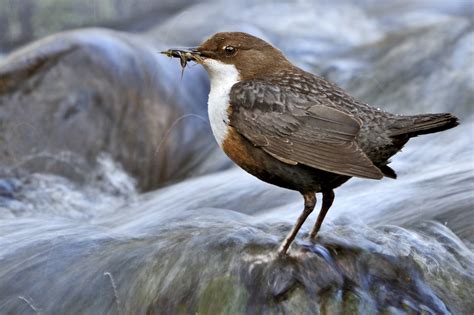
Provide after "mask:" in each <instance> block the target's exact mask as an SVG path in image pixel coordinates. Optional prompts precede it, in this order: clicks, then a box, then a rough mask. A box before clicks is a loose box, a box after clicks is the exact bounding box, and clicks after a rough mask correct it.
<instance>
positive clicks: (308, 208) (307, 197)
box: [278, 192, 316, 256]
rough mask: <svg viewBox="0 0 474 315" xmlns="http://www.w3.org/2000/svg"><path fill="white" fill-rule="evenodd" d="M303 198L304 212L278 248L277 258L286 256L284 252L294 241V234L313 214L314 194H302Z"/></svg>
mask: <svg viewBox="0 0 474 315" xmlns="http://www.w3.org/2000/svg"><path fill="white" fill-rule="evenodd" d="M303 198H304V210H303V212H302V213H301V214H300V216H299V217H298V220H297V221H296V224H295V226H293V228H292V229H291V232H290V233H289V234H288V235H287V236H286V237H285V239H284V240H283V243H282V244H281V245H280V248H279V249H278V255H279V256H284V255H286V252H287V251H288V248H289V247H290V245H291V243H292V242H293V240H294V239H295V237H296V234H298V231H299V230H300V228H301V226H302V225H303V223H304V221H305V220H306V218H307V217H308V216H309V215H310V213H311V212H313V209H314V206H316V194H315V193H314V192H311V193H304V194H303Z"/></svg>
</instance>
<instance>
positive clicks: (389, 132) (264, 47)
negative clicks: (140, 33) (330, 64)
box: [163, 33, 458, 255]
mask: <svg viewBox="0 0 474 315" xmlns="http://www.w3.org/2000/svg"><path fill="white" fill-rule="evenodd" d="M163 53H165V54H167V55H169V56H172V57H179V58H181V64H182V66H183V67H184V66H186V62H187V61H190V60H193V61H196V62H198V63H200V64H202V65H203V66H204V68H205V69H206V70H207V72H208V74H209V77H210V81H211V90H210V93H209V101H208V106H209V109H208V110H209V120H210V123H211V128H212V132H213V134H214V136H215V138H216V140H217V142H218V143H219V145H220V147H221V148H222V149H223V150H224V152H225V153H226V154H227V155H228V156H229V157H230V158H231V159H232V160H233V161H234V162H235V163H236V164H237V165H239V166H240V167H241V168H243V169H244V170H245V171H247V172H248V173H250V174H252V175H254V176H256V177H258V178H259V179H261V180H263V181H265V182H267V183H270V184H274V185H277V186H280V187H284V188H288V189H292V190H296V191H299V192H300V193H301V194H302V195H303V198H304V210H303V212H302V213H301V215H300V216H299V218H298V220H297V221H296V224H295V226H294V227H293V229H292V230H291V232H290V233H289V234H288V236H287V237H286V238H285V239H284V241H283V243H282V244H281V246H280V248H279V250H278V252H279V254H280V255H285V254H286V252H287V251H288V248H289V247H290V245H291V242H292V241H293V239H294V238H295V236H296V234H297V233H298V230H299V229H300V228H301V226H302V225H303V223H304V221H305V220H306V218H307V217H308V215H309V214H310V213H311V212H312V211H313V209H314V207H315V205H316V193H318V192H321V193H322V196H323V201H322V207H321V211H320V213H319V216H318V219H317V221H316V224H315V225H314V228H313V229H312V231H311V233H310V237H311V238H315V236H316V234H317V233H318V231H319V228H320V227H321V224H322V222H323V220H324V217H325V215H326V213H327V212H328V210H329V208H330V207H331V204H332V202H333V200H334V189H335V188H336V187H338V186H340V185H341V184H343V183H345V182H346V181H347V180H349V179H350V178H351V177H353V176H355V177H361V178H368V179H381V178H383V177H384V176H386V177H391V178H395V177H396V174H395V172H394V171H393V170H392V169H391V168H390V167H389V166H387V164H388V163H389V161H388V159H389V158H390V157H391V156H393V155H394V154H395V153H397V152H398V151H400V149H401V148H402V147H403V145H404V144H405V143H406V142H407V141H408V140H409V139H410V138H412V137H416V136H418V135H422V134H428V133H433V132H438V131H443V130H446V129H449V128H452V127H454V126H456V125H457V124H458V122H457V118H456V117H454V116H453V115H451V114H447V113H446V114H424V115H415V116H399V115H394V114H390V113H387V112H384V111H381V110H378V109H376V108H373V107H371V106H369V105H367V104H365V103H363V102H360V101H358V100H357V99H355V98H353V97H352V96H350V95H349V94H348V93H346V92H345V91H344V90H342V89H341V88H339V87H338V86H336V85H335V84H333V83H331V82H328V81H326V80H325V79H323V78H321V77H318V76H315V75H313V74H311V73H308V72H306V71H303V70H301V69H299V68H298V67H296V66H294V65H293V64H291V62H290V61H288V59H286V58H285V56H284V55H283V54H282V53H281V51H279V50H278V49H276V48H274V47H273V46H271V45H270V44H268V43H267V42H265V41H263V40H261V39H259V38H257V37H254V36H251V35H249V34H246V33H217V34H215V35H213V36H212V37H211V38H209V39H208V40H206V41H205V42H204V43H202V44H201V46H199V47H197V48H194V49H190V50H168V51H166V52H163Z"/></svg>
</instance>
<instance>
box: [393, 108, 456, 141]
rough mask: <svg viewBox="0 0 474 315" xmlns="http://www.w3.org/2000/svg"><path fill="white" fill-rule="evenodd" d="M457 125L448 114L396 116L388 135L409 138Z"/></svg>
mask: <svg viewBox="0 0 474 315" xmlns="http://www.w3.org/2000/svg"><path fill="white" fill-rule="evenodd" d="M457 125H459V121H458V118H457V117H456V116H454V115H452V114H449V113H442V114H423V115H415V116H397V117H396V119H395V121H394V123H393V125H392V126H390V135H391V136H392V137H398V136H403V137H408V138H411V137H416V136H419V135H424V134H428V133H433V132H438V131H443V130H446V129H450V128H453V127H456V126H457Z"/></svg>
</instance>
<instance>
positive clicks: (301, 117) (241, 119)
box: [230, 80, 383, 179]
mask: <svg viewBox="0 0 474 315" xmlns="http://www.w3.org/2000/svg"><path fill="white" fill-rule="evenodd" d="M314 103H317V102H314V101H313V102H311V100H310V99H309V98H305V97H301V95H297V94H296V93H294V92H293V91H291V90H289V89H285V88H284V87H280V86H278V85H275V84H272V83H268V82H265V81H259V80H250V81H242V82H239V83H237V84H235V85H234V86H233V87H232V90H231V92H230V105H231V109H232V111H231V113H230V125H231V126H232V127H234V128H235V129H236V130H237V132H239V133H240V134H241V135H242V136H244V137H245V138H246V139H248V140H249V141H250V142H251V143H252V144H253V145H254V146H257V147H260V148H262V149H263V150H264V151H265V152H267V153H268V154H270V155H272V156H273V157H275V158H277V159H279V160H280V161H282V162H285V163H288V164H298V163H300V164H303V165H307V166H310V167H313V168H317V169H321V170H324V171H328V172H332V173H336V174H341V175H347V176H356V177H363V178H373V179H380V178H382V177H383V174H382V172H381V171H380V169H379V168H378V167H376V166H375V165H374V164H373V163H372V161H371V160H370V159H369V158H368V157H367V155H366V154H365V153H364V152H363V151H362V149H361V148H360V147H359V145H358V144H357V142H356V141H355V139H356V136H357V135H358V133H359V131H360V122H359V121H358V120H356V119H354V118H353V117H351V116H350V115H348V114H346V113H344V112H342V111H340V110H337V109H335V108H332V107H328V106H324V104H318V105H314Z"/></svg>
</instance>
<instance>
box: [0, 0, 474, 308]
mask: <svg viewBox="0 0 474 315" xmlns="http://www.w3.org/2000/svg"><path fill="white" fill-rule="evenodd" d="M224 9H225V10H224ZM244 9H245V10H244ZM468 9H469V10H471V8H470V6H469V5H468V4H466V2H463V1H459V2H450V4H447V3H446V2H441V1H439V2H427V1H417V2H410V1H403V2H383V3H380V2H379V1H364V2H361V3H359V4H358V5H357V6H356V5H354V4H353V3H351V2H349V1H337V2H336V3H332V2H331V3H330V2H326V1H321V2H314V3H309V2H305V1H297V2H295V3H293V2H291V3H290V2H289V1H280V2H278V3H276V4H275V3H272V2H270V1H260V2H258V3H254V2H250V1H247V2H246V3H239V4H237V3H234V2H232V3H230V2H225V1H221V2H214V3H210V4H207V3H203V4H198V5H195V6H191V7H189V8H188V9H187V10H186V11H183V12H182V13H181V14H178V15H176V16H175V17H174V18H171V19H169V20H168V21H167V22H165V23H163V24H160V25H157V26H156V28H155V29H153V30H151V31H149V32H148V33H147V34H145V35H143V39H145V41H146V40H148V41H150V42H159V43H160V44H159V45H162V46H163V47H166V45H168V44H169V45H171V46H175V45H182V46H191V45H194V44H196V43H198V42H199V41H200V40H201V39H202V38H204V37H205V36H208V35H209V34H211V33H213V32H215V31H217V30H229V29H231V30H245V31H249V32H252V33H253V34H256V35H259V36H262V37H263V38H266V39H268V40H271V41H272V42H273V43H275V44H276V45H277V46H278V47H280V48H281V49H282V50H283V51H284V52H285V53H287V54H288V55H289V57H290V58H291V59H292V60H294V61H295V62H296V63H297V64H299V65H301V66H302V67H304V68H306V69H309V70H312V71H314V72H317V73H322V74H324V75H326V76H328V77H329V78H331V79H332V80H334V81H336V82H338V83H339V84H341V85H342V86H344V87H345V88H347V89H348V90H349V91H350V92H351V93H353V94H354V95H356V96H358V97H360V98H362V99H363V100H364V101H367V102H370V103H371V104H376V105H377V106H380V107H383V108H385V109H388V110H390V111H392V112H399V113H415V112H416V113H418V112H427V111H432V112H436V111H452V112H454V113H455V114H456V115H458V116H459V117H460V119H461V125H460V126H459V127H457V128H455V129H452V130H449V131H446V132H443V133H440V134H435V135H428V136H423V137H420V138H417V139H412V140H411V141H410V142H409V143H408V145H407V146H406V147H405V148H404V150H403V152H401V153H400V154H398V155H397V156H396V157H394V158H393V163H392V164H391V166H392V167H393V168H394V169H395V170H396V171H397V173H398V179H397V180H391V179H383V180H382V181H369V180H361V179H351V180H350V181H349V182H348V183H347V184H345V185H344V186H343V187H341V188H340V189H337V191H336V200H335V203H334V206H333V208H332V209H331V211H330V212H329V214H328V216H327V219H326V221H325V223H324V225H323V227H322V230H321V233H320V236H319V238H318V241H317V243H315V244H313V243H310V242H309V241H308V240H307V239H306V238H305V234H306V233H307V232H308V231H309V230H310V228H311V226H312V223H313V222H314V220H315V216H316V214H313V215H312V216H311V217H310V219H309V220H308V222H307V223H306V224H305V225H304V227H303V228H302V232H301V233H300V235H299V236H298V238H297V239H296V242H295V245H293V249H292V251H291V257H290V258H288V259H286V260H281V259H276V257H275V250H276V248H277V247H278V245H279V243H280V241H281V240H282V239H283V237H284V235H285V234H286V233H287V232H288V231H289V229H290V228H291V226H292V224H293V223H294V221H295V220H296V217H297V216H298V215H299V212H300V211H301V208H302V200H301V196H300V195H299V194H298V193H296V192H292V191H288V190H284V189H280V188H277V187H274V186H271V185H267V184H265V183H263V182H260V181H259V180H257V179H255V178H253V177H252V176H250V175H248V174H246V173H244V172H243V171H242V170H240V169H238V168H235V167H231V168H229V169H226V170H221V171H218V172H209V171H203V172H201V173H199V172H198V175H200V174H202V173H205V175H201V176H195V175H196V174H194V177H192V178H188V179H182V177H181V178H180V180H179V181H176V182H175V183H174V184H172V185H170V184H168V185H167V186H166V187H163V188H159V189H155V190H152V191H149V192H146V193H143V192H140V191H139V190H138V189H137V178H133V177H132V176H130V175H129V174H127V172H125V171H124V168H123V167H122V166H121V165H120V163H118V162H117V161H116V160H115V159H113V158H111V156H110V155H107V154H103V155H98V156H97V158H96V161H97V163H96V164H95V167H94V168H93V169H92V170H91V171H90V172H88V173H87V174H86V176H85V178H86V180H85V181H83V182H81V183H78V182H77V181H75V180H74V179H71V178H68V177H66V176H64V177H62V176H59V175H52V174H48V173H34V174H31V173H28V172H18V173H16V172H13V173H11V176H9V177H8V178H2V179H0V262H1V267H0V279H1V280H0V310H1V311H0V312H15V313H27V312H31V311H32V310H33V311H35V310H36V312H38V313H40V312H41V313H64V312H68V313H146V312H149V313H161V314H162V313H193V314H195V313H200V314H218V313H226V314H227V313H254V314H257V313H258V314H274V313H288V314H290V313H300V314H313V313H318V312H320V313H324V312H328V313H347V314H352V313H361V314H367V313H378V312H387V313H394V314H399V313H408V314H415V313H423V312H425V313H434V314H443V313H453V314H470V313H472V312H473V311H474V304H473V301H472V296H474V254H473V249H474V229H473V224H474V211H473V210H474V194H473V192H474V146H473V143H474V141H473V140H474V115H473V114H474V113H473V104H474V101H473V100H474V78H473V76H472V74H473V73H474V72H473V71H472V69H473V68H472V67H473V58H474V48H473V45H472V36H473V31H472V30H473V28H472V26H473V21H472V16H471V15H469V14H468V12H469V11H468ZM191 17H192V19H191ZM210 21H212V22H210ZM275 21H277V22H276V23H275ZM335 21H339V22H338V23H335ZM105 44H106V43H105ZM105 44H104V45H105ZM105 46H107V45H105ZM110 47H111V49H112V52H111V53H110V54H111V55H116V56H117V58H118V59H117V60H116V61H115V63H120V62H121V57H120V54H119V53H120V52H118V51H114V49H116V48H115V47H116V46H114V45H111V46H110ZM157 58H158V59H157V60H158V61H157V67H159V69H160V71H162V72H161V76H160V77H159V78H160V80H159V81H160V86H161V87H162V88H163V90H162V91H164V93H165V94H166V95H167V98H166V99H167V100H170V99H171V100H172V101H173V102H178V103H184V104H186V106H187V107H188V108H193V110H194V111H193V113H194V114H196V115H198V116H200V117H201V116H202V117H205V95H203V93H202V89H205V87H206V86H207V84H208V83H207V81H206V80H205V79H201V78H202V76H201V74H202V73H201V72H200V71H202V70H200V69H198V68H197V67H193V68H188V69H186V72H185V74H184V77H183V81H178V77H179V68H178V66H177V65H176V62H174V61H170V60H166V59H159V58H160V57H159V56H157ZM190 73H191V74H190ZM199 73H200V74H199ZM187 80H190V81H187ZM174 84H179V85H180V86H179V88H177V89H179V91H180V92H179V93H178V92H176V95H174V94H173V93H174V87H173V85H174ZM193 86H196V89H195V90H193V88H192V87H193ZM188 90H189V92H188V93H186V91H188ZM203 102H204V103H203ZM160 106H161V105H160ZM181 123H182V124H183V125H184V124H186V123H188V122H186V120H183V121H182V122H181ZM181 123H179V124H173V123H170V124H168V126H174V127H173V128H177V130H178V131H179V130H180V128H184V127H183V125H182V124H181ZM201 123H203V122H202V121H200V122H199V124H201ZM185 132H187V133H186V137H188V138H189V139H188V142H187V143H189V142H193V139H196V137H200V140H202V141H203V143H204V144H206V143H208V142H206V141H205V140H206V139H207V138H205V137H208V136H210V135H209V134H206V133H202V132H201V133H199V134H198V133H196V134H193V132H192V130H187V131H185ZM162 134H164V135H165V136H166V135H167V134H168V133H166V132H164V133H162ZM193 136H195V138H193ZM214 146H215V145H213V146H212V147H210V145H208V146H206V147H203V150H204V149H205V150H208V151H205V152H206V153H205V154H206V156H208V158H207V159H203V160H201V161H202V163H201V164H199V165H197V166H196V167H201V168H202V169H205V170H209V169H212V167H211V168H209V167H208V166H206V165H212V164H213V163H214V162H219V163H222V156H221V155H218V153H215V151H213V150H214V148H215V147H214ZM209 148H211V149H209ZM183 154H185V153H183ZM181 158H182V160H183V161H185V160H186V159H185V158H183V157H181ZM158 162H159V161H158ZM224 164H225V163H224ZM203 165H204V166H203ZM213 170H214V171H215V169H213ZM172 175H173V174H171V175H170V177H171V178H172V177H173V176H172ZM188 176H193V173H192V172H191V173H190V175H188ZM318 197H319V196H318Z"/></svg>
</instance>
